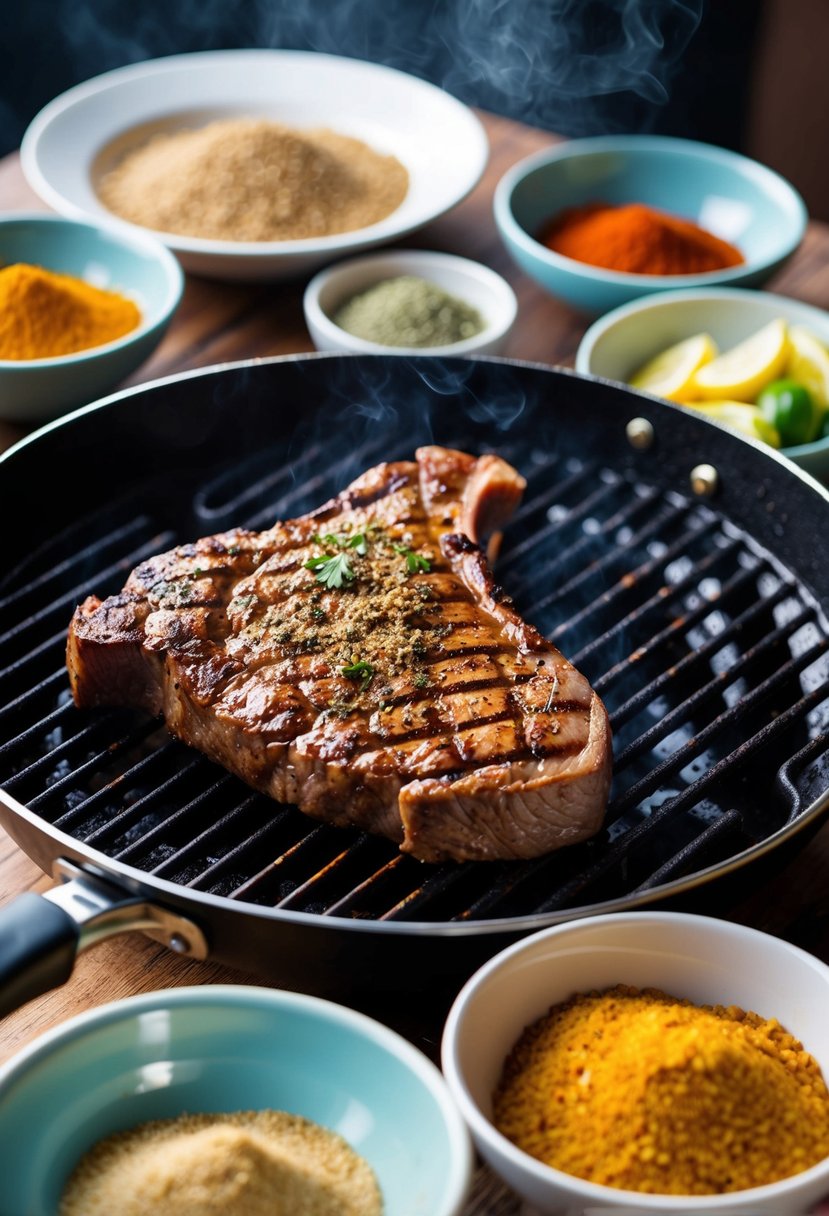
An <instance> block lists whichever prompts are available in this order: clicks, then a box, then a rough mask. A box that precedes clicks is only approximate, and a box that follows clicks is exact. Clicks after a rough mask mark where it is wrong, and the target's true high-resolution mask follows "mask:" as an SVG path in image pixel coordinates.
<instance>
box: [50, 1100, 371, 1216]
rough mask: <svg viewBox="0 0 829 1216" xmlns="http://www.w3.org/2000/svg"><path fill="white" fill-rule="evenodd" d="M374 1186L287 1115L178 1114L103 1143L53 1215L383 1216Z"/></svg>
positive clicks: (353, 1157) (344, 1151)
mask: <svg viewBox="0 0 829 1216" xmlns="http://www.w3.org/2000/svg"><path fill="white" fill-rule="evenodd" d="M382 1210H383V1203H382V1199H381V1197H380V1191H379V1188H378V1186H377V1180H376V1178H375V1177H374V1173H373V1171H372V1169H371V1167H370V1166H369V1164H368V1162H366V1161H364V1160H363V1158H362V1157H360V1156H359V1155H358V1154H357V1153H355V1152H354V1150H353V1149H352V1148H351V1147H350V1145H348V1144H347V1142H346V1141H345V1140H343V1138H342V1137H341V1136H338V1135H336V1134H335V1133H334V1132H331V1131H329V1130H328V1129H327V1128H324V1127H320V1126H319V1125H318V1124H316V1123H312V1122H311V1121H310V1120H308V1119H303V1118H301V1117H300V1116H298V1115H290V1114H286V1113H285V1112H284V1111H272V1110H265V1111H237V1112H235V1113H232V1114H202V1115H182V1116H180V1117H179V1118H177V1119H164V1120H157V1121H154V1122H151V1123H144V1124H141V1125H140V1126H139V1127H136V1128H133V1129H132V1130H130V1131H126V1132H119V1133H118V1134H116V1135H114V1136H110V1137H108V1138H107V1139H106V1140H101V1141H100V1142H99V1143H98V1144H96V1145H95V1146H94V1147H93V1148H92V1149H91V1150H90V1151H89V1152H88V1153H87V1154H86V1155H85V1156H84V1157H82V1158H81V1160H80V1162H79V1164H78V1166H77V1167H76V1169H75V1170H74V1172H73V1174H72V1175H71V1177H70V1179H69V1182H68V1183H67V1186H66V1188H65V1190H64V1193H63V1196H62V1198H61V1204H60V1209H59V1216H172V1213H175V1216H381V1214H382Z"/></svg>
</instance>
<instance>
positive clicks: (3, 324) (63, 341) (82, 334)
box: [0, 262, 141, 360]
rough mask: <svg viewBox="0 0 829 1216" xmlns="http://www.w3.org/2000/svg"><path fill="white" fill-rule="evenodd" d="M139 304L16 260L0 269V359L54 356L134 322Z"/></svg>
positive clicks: (117, 334) (119, 332) (105, 338)
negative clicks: (14, 262)
mask: <svg viewBox="0 0 829 1216" xmlns="http://www.w3.org/2000/svg"><path fill="white" fill-rule="evenodd" d="M140 321H141V313H140V311H139V309H138V306H137V305H136V304H134V303H133V301H132V300H128V299H127V298H126V297H125V296H122V295H119V294H118V293H117V292H114V291H104V290H102V289H101V288H99V287H93V286H92V285H91V284H90V283H84V282H83V280H82V279H76V278H74V277H73V276H72V275H66V274H54V273H53V272H52V271H50V270H44V269H43V267H41V266H29V265H27V264H26V263H24V262H18V263H16V264H15V265H13V266H6V267H4V268H3V269H2V270H0V359H20V360H22V359H52V358H55V357H56V356H58V355H70V354H74V353H75V352H76V351H81V350H88V349H89V348H90V347H93V346H102V345H103V344H104V343H105V342H112V341H114V340H115V339H116V338H121V337H123V335H124V334H127V333H129V332H130V330H133V329H135V328H136V326H137V325H138V324H139V323H140Z"/></svg>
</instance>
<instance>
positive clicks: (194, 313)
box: [0, 115, 829, 1063]
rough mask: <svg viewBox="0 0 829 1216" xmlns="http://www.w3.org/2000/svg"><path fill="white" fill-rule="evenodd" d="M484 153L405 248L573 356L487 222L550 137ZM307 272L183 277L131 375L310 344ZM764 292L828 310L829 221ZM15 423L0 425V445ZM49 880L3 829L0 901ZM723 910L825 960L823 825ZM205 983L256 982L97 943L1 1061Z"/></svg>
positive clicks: (514, 134)
mask: <svg viewBox="0 0 829 1216" xmlns="http://www.w3.org/2000/svg"><path fill="white" fill-rule="evenodd" d="M482 118H483V121H484V123H485V125H486V127H487V130H488V133H489V137H490V143H491V158H490V162H489V166H488V168H487V171H486V173H485V175H484V177H483V180H482V181H481V183H480V184H479V186H478V187H477V188H476V189H475V191H474V192H473V193H472V194H471V195H470V196H469V198H468V199H466V201H465V202H463V203H462V204H461V205H460V206H458V207H456V208H455V209H454V210H453V211H452V212H451V213H449V214H448V215H446V216H444V217H443V218H442V219H439V220H436V221H435V222H434V223H432V224H430V225H429V226H428V227H427V228H426V229H424V230H423V231H422V232H420V233H418V234H417V235H416V236H414V237H410V238H407V241H406V244H407V245H408V246H414V245H416V246H419V247H423V248H431V249H438V250H445V251H447V252H452V253H458V254H462V255H465V256H467V257H471V258H475V259H477V260H479V261H481V262H485V263H487V264H488V265H490V266H492V267H493V268H494V269H495V270H497V271H499V272H500V273H501V274H503V275H505V276H506V278H507V279H508V280H509V281H510V282H511V283H512V285H513V287H514V288H515V290H516V292H517V294H518V300H519V322H518V325H517V326H516V329H515V332H514V334H513V336H512V338H511V340H510V343H509V346H508V348H507V350H506V351H505V353H506V354H507V355H508V356H511V357H514V358H520V359H529V360H534V361H539V362H542V363H548V364H571V365H572V362H573V357H574V354H575V350H576V347H577V345H578V342H579V339H580V337H581V334H582V333H583V331H584V329H585V327H586V324H587V321H586V319H585V318H584V317H582V316H580V315H578V314H577V313H575V312H573V311H571V310H570V309H569V308H568V307H567V306H566V305H564V304H558V303H556V302H555V301H553V300H551V299H550V298H549V297H547V296H545V295H544V294H543V293H542V292H541V290H540V289H539V288H537V287H536V286H535V285H534V283H532V282H531V281H530V280H529V279H527V278H526V277H525V276H523V275H522V274H521V273H520V272H519V271H518V270H517V269H516V268H515V267H514V266H513V265H512V263H511V262H510V260H509V258H508V257H507V255H506V253H505V252H504V250H503V248H502V246H501V244H500V241H499V239H498V236H497V233H496V231H495V226H494V222H493V219H492V211H491V208H492V193H493V189H494V186H495V184H496V182H497V181H498V179H499V177H500V176H501V175H502V174H503V173H504V172H505V170H506V169H507V168H509V166H510V165H512V164H514V163H515V162H516V161H518V160H520V159H522V158H523V157H525V156H527V155H529V154H530V153H532V152H535V151H537V150H539V149H541V148H544V147H546V146H548V145H549V144H551V143H553V142H554V137H553V136H551V135H550V134H548V133H546V132H542V131H537V130H534V129H532V128H529V127H526V126H522V125H520V124H517V123H514V122H511V121H508V120H506V119H502V118H496V117H493V116H490V115H482ZM33 209H37V210H45V209H46V208H45V207H44V205H43V204H42V203H40V202H39V200H38V199H37V198H36V197H35V195H34V194H33V193H32V191H31V190H30V189H29V187H28V186H27V185H26V182H25V180H24V178H23V174H22V172H21V169H20V164H19V160H18V158H17V156H9V157H7V158H5V160H2V161H0V212H8V211H17V210H33ZM303 287H304V281H299V282H292V283H286V284H276V285H270V286H263V285H254V286H243V285H238V284H223V283H217V282H212V281H208V280H204V279H196V278H192V277H191V278H189V280H188V283H187V288H186V291H185V295H184V300H183V302H182V305H181V307H180V309H179V312H178V314H177V316H176V318H175V320H174V321H173V324H172V326H171V328H170V330H169V333H168V335H167V336H166V338H165V340H164V341H163V342H162V344H161V345H160V347H159V348H158V350H157V351H156V352H155V354H154V355H153V357H152V358H151V359H150V360H149V361H148V362H147V363H145V364H144V366H143V367H142V368H140V370H139V371H138V372H137V373H136V374H135V375H134V376H133V377H132V379H131V381H130V382H131V383H138V382H141V381H145V380H152V379H155V378H157V377H159V376H166V375H169V374H171V373H175V372H180V371H184V370H186V369H188V368H195V367H204V366H206V365H208V364H213V363H222V362H225V361H227V360H234V359H245V358H249V357H252V356H264V355H281V354H288V353H295V352H301V351H309V350H311V349H313V348H312V345H311V342H310V339H309V336H308V333H307V330H306V328H305V324H304V321H303V317H302V291H303ZM769 287H770V289H772V290H775V291H779V292H781V293H783V294H786V295H790V296H795V297H797V298H798V299H800V300H805V301H808V302H809V303H811V304H816V305H818V306H819V307H822V308H829V227H826V226H824V225H821V224H811V225H810V226H809V231H808V233H807V236H806V240H805V242H804V244H803V246H802V248H801V249H800V251H799V252H798V253H797V255H796V256H795V257H794V258H793V259H792V261H791V262H790V263H789V265H788V267H787V268H786V269H785V271H784V272H783V273H781V274H780V275H779V276H778V277H777V278H776V279H775V280H774V281H773V282H772V283H770V284H769ZM23 433H24V432H23V430H22V429H21V428H18V427H14V426H11V425H9V424H2V423H0V449H2V448H4V447H7V446H8V445H9V444H10V443H12V442H14V441H15V440H16V439H17V438H19V437H21V436H22V434H23ZM50 885H51V880H50V879H48V878H46V877H45V876H43V875H42V874H41V873H40V871H39V870H38V868H37V867H36V866H35V865H34V864H33V863H32V862H31V861H30V860H29V859H28V858H27V857H26V856H25V854H23V853H22V852H21V851H20V850H19V849H18V848H17V847H16V846H15V845H14V844H13V843H12V842H11V840H10V839H9V838H8V837H7V836H6V835H5V834H4V833H3V831H2V829H0V904H5V903H7V902H8V901H9V900H10V899H12V898H13V897H14V896H15V895H17V894H19V893H21V892H23V891H28V890H34V891H44V890H46V889H48V887H49V886H50ZM729 915H730V916H731V917H732V918H733V919H735V920H740V921H742V922H744V923H748V924H753V925H755V926H757V927H758V928H762V929H765V930H766V931H768V932H771V933H775V934H778V935H779V936H781V937H786V938H789V939H790V940H792V941H796V942H797V943H798V944H800V945H802V946H803V947H805V948H806V949H808V950H811V951H812V952H813V953H815V954H817V955H818V956H819V957H821V958H823V959H824V960H825V961H826V962H829V825H827V826H826V827H825V828H824V829H823V830H822V831H821V832H820V833H819V834H818V835H817V836H816V837H815V838H814V839H813V840H812V842H811V843H810V844H809V846H808V847H807V848H806V849H805V850H804V851H803V852H801V853H800V855H799V856H798V857H797V858H796V859H795V860H794V861H792V862H790V863H789V864H788V865H787V867H786V868H785V869H783V870H782V871H781V872H779V873H778V874H777V875H776V876H775V877H774V878H773V879H772V880H771V881H770V882H766V884H765V885H764V887H763V890H762V891H761V892H759V893H758V894H757V895H755V896H754V897H752V898H751V899H749V900H748V901H746V902H743V903H741V904H740V905H739V906H736V907H733V908H732V909H730V910H729ZM211 982H228V983H234V982H237V983H244V982H254V983H255V982H259V981H258V980H257V977H255V976H250V975H247V974H242V973H240V972H238V971H232V970H230V969H229V968H227V967H224V966H219V965H217V964H212V963H195V962H190V961H187V960H184V959H181V958H179V957H177V956H176V955H174V954H172V953H171V952H169V951H167V950H166V949H165V948H164V947H162V946H159V945H157V944H155V943H154V942H152V941H150V940H149V939H148V938H145V937H143V936H142V935H140V934H135V933H132V934H128V935H125V936H122V937H117V938H115V939H112V940H110V941H107V942H104V943H102V944H100V945H98V946H96V947H95V948H94V949H92V950H90V951H88V952H87V953H85V954H83V955H81V957H80V958H79V960H78V963H77V966H76V969H75V972H74V974H73V976H72V978H71V980H70V981H69V983H67V984H66V985H65V986H64V987H63V988H60V989H58V990H56V991H54V992H51V993H48V994H47V995H45V996H43V997H40V998H38V999H37V1000H34V1001H32V1002H30V1003H29V1004H28V1005H26V1006H25V1007H24V1008H23V1009H21V1010H19V1011H18V1012H17V1013H14V1014H12V1015H10V1016H8V1017H7V1018H5V1019H4V1020H3V1021H2V1023H0V1063H1V1062H2V1061H4V1060H5V1059H7V1058H8V1056H9V1055H11V1054H12V1053H13V1052H15V1051H17V1050H18V1049H19V1048H20V1047H22V1046H23V1045H24V1044H26V1043H27V1042H29V1041H30V1040H31V1039H32V1038H34V1037H35V1036H36V1035H38V1034H40V1033H41V1032H42V1031H44V1030H46V1029H48V1028H50V1027H52V1026H55V1025H57V1024H58V1023H60V1022H62V1021H64V1020H65V1019H66V1018H67V1017H69V1016H71V1015H73V1014H75V1013H79V1012H80V1011H82V1010H86V1009H90V1008H92V1007H94V1006H96V1005H99V1004H102V1003H104V1002H105V1001H109V1000H112V999H114V998H116V997H122V996H127V995H131V994H133V993H138V992H144V991H148V990H151V989H157V988H164V987H171V986H178V985H186V984H199V983H211Z"/></svg>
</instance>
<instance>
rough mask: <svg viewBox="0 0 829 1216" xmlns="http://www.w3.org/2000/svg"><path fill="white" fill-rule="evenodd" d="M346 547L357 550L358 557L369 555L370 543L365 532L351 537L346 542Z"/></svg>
mask: <svg viewBox="0 0 829 1216" xmlns="http://www.w3.org/2000/svg"><path fill="white" fill-rule="evenodd" d="M346 547H347V548H349V549H356V551H357V555H358V557H365V555H366V554H367V553H368V542H367V540H366V534H365V532H357V533H355V535H354V536H351V537H349V539H348V540H347V541H346Z"/></svg>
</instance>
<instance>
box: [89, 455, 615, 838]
mask: <svg viewBox="0 0 829 1216" xmlns="http://www.w3.org/2000/svg"><path fill="white" fill-rule="evenodd" d="M523 489H524V481H523V479H522V478H521V477H520V476H519V474H518V473H516V471H515V470H514V469H513V468H511V467H510V465H508V464H506V462H505V461H503V460H501V459H500V458H499V457H497V456H489V455H488V456H481V457H480V458H478V459H475V458H473V457H472V456H468V455H466V454H464V453H462V452H454V451H450V450H447V449H444V448H438V447H426V448H421V449H420V450H419V451H418V452H417V459H416V462H398V463H388V464H382V465H379V466H378V467H377V468H374V469H370V470H369V471H368V472H366V473H364V474H363V475H362V476H361V477H359V478H358V479H357V480H356V481H355V482H353V483H352V484H351V485H350V486H349V487H348V488H347V489H346V490H344V491H343V492H342V493H341V494H340V495H339V496H338V497H337V498H335V499H333V500H331V501H330V502H328V503H326V504H325V505H324V506H322V507H320V508H319V509H318V510H316V511H313V512H311V513H310V514H308V515H304V516H302V517H300V518H299V519H295V520H290V521H288V522H286V523H277V524H275V525H274V526H273V527H272V528H270V529H269V530H268V531H265V532H260V533H254V532H248V531H245V530H241V529H237V530H234V531H230V532H226V533H224V534H222V535H218V536H210V537H206V538H205V539H202V540H199V541H197V542H196V543H195V544H191V545H183V546H181V547H180V548H178V549H174V550H172V551H171V552H169V553H163V554H161V555H160V556H158V557H154V558H152V559H150V560H149V561H147V562H145V563H144V564H143V565H141V566H139V567H138V568H137V569H136V570H134V571H133V573H132V574H131V575H130V577H129V579H128V580H127V583H126V585H125V587H124V590H123V591H122V592H121V594H119V595H115V596H112V597H111V598H109V599H107V600H104V601H103V602H101V601H100V600H99V599H97V598H95V597H91V598H89V599H87V600H86V602H85V603H84V604H82V605H81V606H80V607H79V608H78V609H77V610H76V612H75V616H74V619H73V620H72V624H71V626H70V630H69V643H68V652H67V660H68V667H69V673H70V678H71V683H72V690H73V693H74V697H75V701H76V703H77V704H78V705H79V706H94V705H123V706H132V707H136V708H141V709H145V710H147V711H149V712H150V713H153V714H163V716H164V719H165V721H166V723H167V726H168V728H169V729H170V730H171V731H172V732H173V734H175V735H177V736H178V737H179V738H180V739H182V740H184V742H186V743H189V744H191V745H192V746H194V747H197V748H199V749H200V750H201V751H203V752H204V753H206V755H208V756H209V757H211V758H212V759H213V760H216V761H218V762H219V763H220V764H222V765H224V766H225V767H226V768H227V769H229V770H230V771H231V772H233V773H236V774H237V775H238V776H239V777H241V778H242V779H243V780H244V781H247V782H248V783H249V784H250V785H252V786H254V787H255V788H256V789H258V790H261V791H263V792H264V793H266V794H269V795H270V796H271V797H273V798H275V799H277V800H278V801H280V802H287V803H295V804H296V805H297V806H298V807H299V808H300V809H301V810H302V811H304V812H305V813H306V814H307V815H310V816H313V817H314V818H315V819H320V820H324V821H325V822H327V823H331V824H337V825H342V826H346V825H350V826H356V827H358V828H362V829H365V830H367V831H370V832H377V833H380V834H382V835H384V836H388V837H390V838H391V839H392V840H395V841H397V842H398V843H399V844H400V848H401V849H402V850H403V851H404V852H407V853H411V854H413V855H414V856H415V857H418V858H420V859H421V860H423V861H441V860H445V859H449V858H451V859H455V860H459V861H460V860H469V859H487V858H526V857H535V856H539V855H541V854H544V853H547V852H549V851H550V850H552V849H555V848H558V847H560V846H562V845H566V844H571V843H575V842H576V841H579V840H583V839H585V838H586V837H588V836H590V835H592V834H593V833H595V832H596V831H597V829H598V827H599V825H600V823H601V821H602V816H603V812H604V807H605V802H606V798H607V793H608V787H609V783H610V768H611V759H610V731H609V726H608V721H607V715H606V712H605V709H604V706H603V705H602V703H601V701H600V700H599V698H598V697H597V696H596V694H595V693H594V692H593V691H592V689H591V688H590V685H589V684H588V682H587V681H586V680H585V678H584V677H583V676H582V675H581V674H580V673H579V672H578V671H576V669H575V668H574V667H573V666H572V664H570V663H568V662H567V660H566V659H565V658H564V657H563V656H562V655H561V654H560V653H559V652H558V651H557V650H556V649H555V648H554V647H553V646H551V645H550V643H548V642H547V641H545V639H544V638H542V637H541V636H540V634H539V633H538V632H537V631H536V630H535V629H534V628H533V627H532V626H531V625H528V624H527V623H526V622H525V621H523V620H522V619H521V618H520V617H519V616H518V614H517V613H516V612H515V610H514V608H513V607H512V606H511V604H510V601H509V599H508V598H507V597H506V596H505V595H504V593H503V592H502V591H501V590H500V588H498V587H497V586H496V585H495V583H494V582H493V579H492V575H491V573H490V570H489V567H488V565H487V559H486V557H485V555H484V552H483V550H482V549H481V548H480V547H479V546H480V544H481V542H482V541H483V539H484V538H485V537H486V536H488V535H492V534H494V533H497V530H498V529H499V528H500V527H502V526H503V524H504V522H505V521H506V519H507V518H508V517H509V516H510V514H511V513H512V511H513V510H514V509H515V507H516V506H517V504H518V502H519V500H520V497H521V494H522V492H523Z"/></svg>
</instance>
